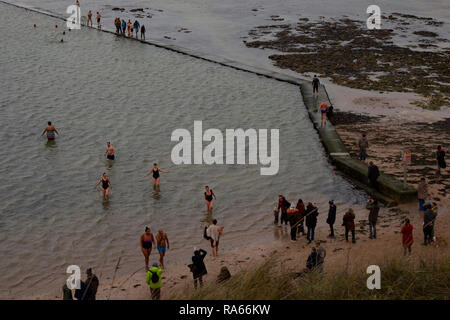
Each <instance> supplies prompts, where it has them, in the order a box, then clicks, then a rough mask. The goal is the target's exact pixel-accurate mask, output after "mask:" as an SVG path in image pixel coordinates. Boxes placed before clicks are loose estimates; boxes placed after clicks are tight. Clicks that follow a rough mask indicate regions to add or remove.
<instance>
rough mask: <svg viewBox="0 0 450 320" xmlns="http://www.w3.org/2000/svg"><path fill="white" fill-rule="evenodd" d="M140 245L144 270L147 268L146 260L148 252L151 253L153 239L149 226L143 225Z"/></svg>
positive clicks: (148, 255)
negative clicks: (143, 259) (143, 229)
mask: <svg viewBox="0 0 450 320" xmlns="http://www.w3.org/2000/svg"><path fill="white" fill-rule="evenodd" d="M139 243H140V246H141V251H142V254H143V255H144V258H145V271H147V270H148V260H149V257H150V254H151V253H152V247H153V246H154V243H155V239H154V238H153V233H152V231H151V230H150V228H149V227H145V232H144V233H143V234H142V235H141V239H140V241H139Z"/></svg>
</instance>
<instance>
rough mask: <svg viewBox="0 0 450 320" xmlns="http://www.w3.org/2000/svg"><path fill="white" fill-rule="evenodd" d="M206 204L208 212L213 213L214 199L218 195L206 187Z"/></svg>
mask: <svg viewBox="0 0 450 320" xmlns="http://www.w3.org/2000/svg"><path fill="white" fill-rule="evenodd" d="M204 195H205V203H206V211H208V212H211V211H212V210H213V207H214V200H213V197H214V199H216V195H215V194H214V192H213V191H212V189H210V188H209V187H208V186H205V194H204Z"/></svg>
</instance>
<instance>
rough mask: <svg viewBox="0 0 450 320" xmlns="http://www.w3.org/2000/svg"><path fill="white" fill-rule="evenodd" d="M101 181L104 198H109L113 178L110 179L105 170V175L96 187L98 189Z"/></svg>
mask: <svg viewBox="0 0 450 320" xmlns="http://www.w3.org/2000/svg"><path fill="white" fill-rule="evenodd" d="M100 183H101V184H102V194H103V199H106V198H109V189H110V188H112V184H111V180H109V178H108V176H107V175H106V173H104V172H103V176H102V177H101V179H100V181H99V182H97V184H96V185H95V187H94V189H96V188H97V187H98V185H99V184H100Z"/></svg>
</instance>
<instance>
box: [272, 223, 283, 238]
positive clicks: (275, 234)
mask: <svg viewBox="0 0 450 320" xmlns="http://www.w3.org/2000/svg"><path fill="white" fill-rule="evenodd" d="M280 230H281V228H279V227H278V226H274V228H273V237H274V238H275V240H280Z"/></svg>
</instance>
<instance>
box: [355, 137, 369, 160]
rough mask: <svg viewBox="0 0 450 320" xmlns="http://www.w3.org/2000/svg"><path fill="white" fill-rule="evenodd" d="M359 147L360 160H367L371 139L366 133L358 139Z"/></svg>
mask: <svg viewBox="0 0 450 320" xmlns="http://www.w3.org/2000/svg"><path fill="white" fill-rule="evenodd" d="M358 148H359V160H361V161H366V158H367V148H369V141H368V140H367V136H366V134H365V133H363V134H362V137H361V138H360V139H359V141H358Z"/></svg>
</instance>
